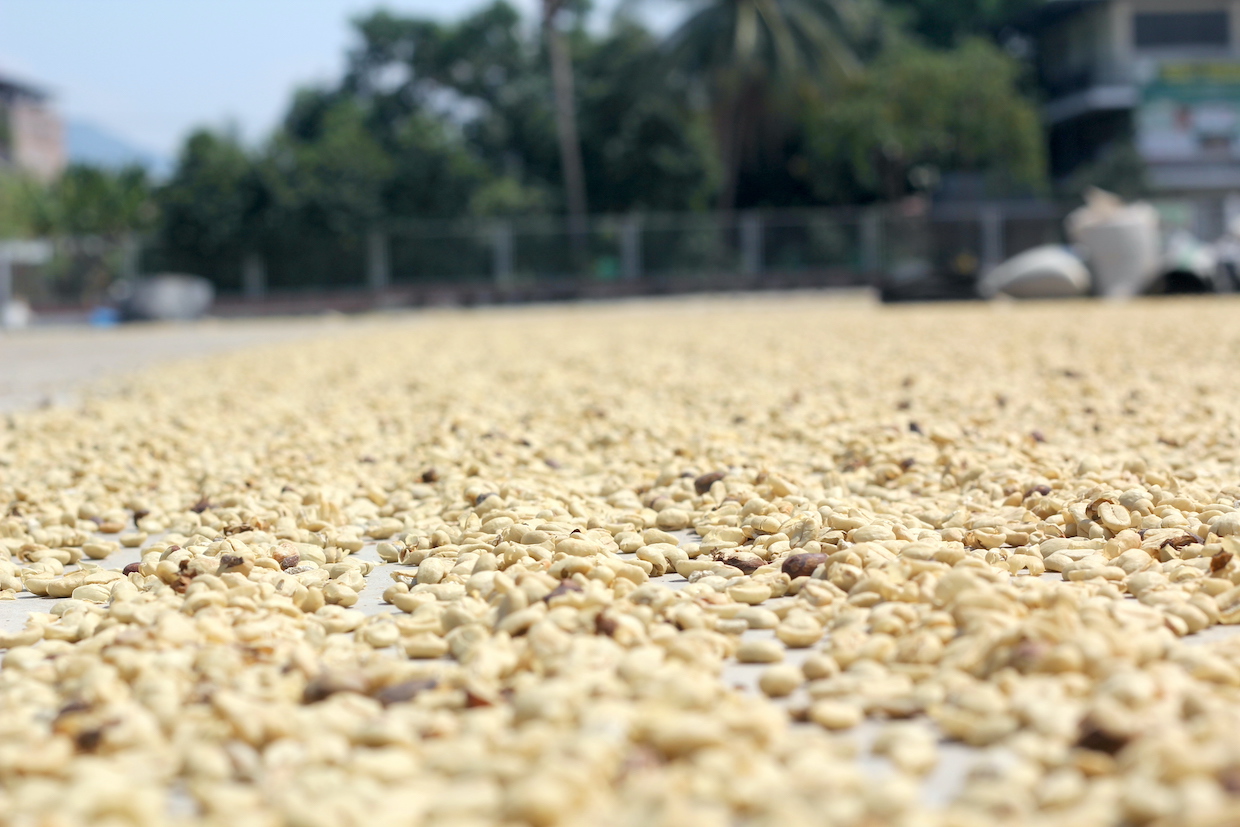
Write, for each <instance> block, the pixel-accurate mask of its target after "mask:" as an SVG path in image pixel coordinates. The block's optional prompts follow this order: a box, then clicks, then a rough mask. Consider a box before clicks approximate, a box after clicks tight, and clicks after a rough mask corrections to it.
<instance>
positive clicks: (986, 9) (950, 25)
mask: <svg viewBox="0 0 1240 827" xmlns="http://www.w3.org/2000/svg"><path fill="white" fill-rule="evenodd" d="M884 2H885V4H886V5H887V6H888V7H889V8H890V9H891V10H892V11H893V12H894V13H895V15H896V19H897V21H898V22H899V23H900V24H902V25H904V26H905V27H907V29H908V30H909V31H911V32H913V33H914V34H916V35H918V36H919V37H921V38H923V39H924V40H925V41H926V42H928V43H930V44H932V45H934V46H938V47H940V48H950V47H952V46H955V45H957V44H958V43H960V42H962V41H963V40H964V39H966V38H968V37H975V36H990V35H994V34H996V33H998V32H1000V31H1001V30H1002V29H1003V27H1004V26H1007V25H1008V24H1010V23H1011V22H1012V21H1013V20H1015V19H1017V18H1018V17H1019V16H1020V15H1021V14H1022V13H1024V12H1026V11H1028V10H1030V9H1032V8H1034V7H1035V6H1039V5H1041V4H1042V3H1043V2H1044V0H884Z"/></svg>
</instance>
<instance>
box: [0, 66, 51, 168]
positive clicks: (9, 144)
mask: <svg viewBox="0 0 1240 827" xmlns="http://www.w3.org/2000/svg"><path fill="white" fill-rule="evenodd" d="M65 162H66V161H65V138H64V125H63V124H62V123H61V120H60V116H59V115H58V114H57V113H56V111H55V110H54V109H53V108H52V106H51V102H50V99H49V97H48V95H47V93H45V92H43V91H42V90H40V89H37V88H35V87H33V86H30V85H29V84H26V83H23V82H19V81H17V80H15V79H13V78H9V77H6V76H4V75H0V166H8V167H14V168H17V169H19V170H22V171H24V172H27V173H29V174H30V175H33V176H34V177H35V178H38V179H40V180H43V181H50V180H51V179H53V178H55V177H56V176H57V175H59V174H60V172H61V170H63V169H64V168H65Z"/></svg>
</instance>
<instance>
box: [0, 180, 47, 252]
mask: <svg viewBox="0 0 1240 827" xmlns="http://www.w3.org/2000/svg"><path fill="white" fill-rule="evenodd" d="M41 194H42V187H41V186H40V185H39V184H37V183H35V182H34V181H31V180H29V179H28V178H26V177H25V176H23V175H19V174H17V173H14V172H11V171H0V239H3V238H22V237H25V236H30V235H34V231H35V230H34V224H35V222H34V212H35V205H36V201H37V199H38V198H39V196H40V195H41Z"/></svg>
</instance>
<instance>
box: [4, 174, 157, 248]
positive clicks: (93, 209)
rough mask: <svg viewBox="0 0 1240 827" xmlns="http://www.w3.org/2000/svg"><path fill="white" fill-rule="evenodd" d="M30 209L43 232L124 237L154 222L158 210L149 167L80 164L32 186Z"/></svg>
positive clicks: (34, 224) (35, 228)
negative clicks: (47, 182)
mask: <svg viewBox="0 0 1240 827" xmlns="http://www.w3.org/2000/svg"><path fill="white" fill-rule="evenodd" d="M26 210H27V216H28V221H29V224H30V228H31V229H32V230H33V231H34V232H35V233H37V234H39V235H76V236H85V235H99V236H108V237H119V236H121V235H124V234H126V233H129V232H134V231H139V230H144V229H146V228H148V227H150V226H151V224H152V222H153V220H154V218H155V214H156V213H155V206H154V204H153V202H152V194H151V185H150V182H149V181H148V179H147V175H146V171H145V170H143V169H141V168H140V167H130V168H127V169H124V170H121V171H119V172H113V171H109V170H105V169H100V168H98V167H92V166H84V165H76V164H75V165H72V166H70V167H69V168H68V169H66V170H65V171H64V172H63V173H61V175H60V177H59V178H58V179H57V180H56V181H54V182H53V183H52V184H51V185H49V186H47V187H44V188H37V187H28V188H27V198H26Z"/></svg>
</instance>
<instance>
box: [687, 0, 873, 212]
mask: <svg viewBox="0 0 1240 827" xmlns="http://www.w3.org/2000/svg"><path fill="white" fill-rule="evenodd" d="M861 24H862V18H861V7H860V6H858V5H857V4H856V3H854V2H853V0H709V2H706V3H705V4H704V5H702V6H701V8H700V9H699V10H698V11H696V12H695V13H694V14H692V15H691V16H690V17H689V18H688V19H687V20H686V21H685V22H684V23H683V24H682V25H681V26H680V28H679V29H677V30H676V31H675V32H674V33H673V34H672V35H671V37H670V39H669V41H668V50H669V52H670V56H671V59H672V64H673V65H674V66H675V67H677V68H678V69H679V70H680V71H682V72H684V73H686V74H687V75H688V76H689V77H692V78H694V79H696V80H697V81H698V82H699V83H700V84H701V85H702V86H703V87H704V88H705V90H706V93H707V96H708V98H709V101H710V110H711V119H712V125H713V128H714V132H715V137H716V144H717V151H718V156H719V161H720V164H721V166H722V168H723V184H722V188H721V191H720V195H719V203H720V205H721V206H722V207H723V208H724V209H731V208H732V207H733V206H734V205H735V203H736V194H737V182H738V180H739V176H740V172H741V168H742V166H743V164H744V163H745V161H746V160H747V158H749V157H751V156H752V155H753V154H755V153H756V151H757V150H758V149H759V148H760V147H762V146H763V145H764V144H766V145H769V144H771V143H773V142H776V141H778V140H779V139H781V138H782V137H783V136H784V133H785V131H786V126H787V124H788V123H789V122H788V119H786V118H783V117H781V115H782V113H783V112H785V111H787V109H788V106H787V104H788V102H789V101H790V99H791V97H792V96H793V95H794V94H795V93H796V92H797V90H798V89H801V88H803V87H804V86H805V85H807V84H808V85H812V86H821V84H822V83H823V82H824V81H825V80H826V79H828V78H829V77H831V76H832V75H838V74H850V73H852V72H853V70H855V69H856V68H857V59H856V55H855V53H854V50H853V48H852V45H851V44H850V40H851V39H852V37H853V36H855V34H856V33H857V31H858V30H859V28H860V26H861Z"/></svg>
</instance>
